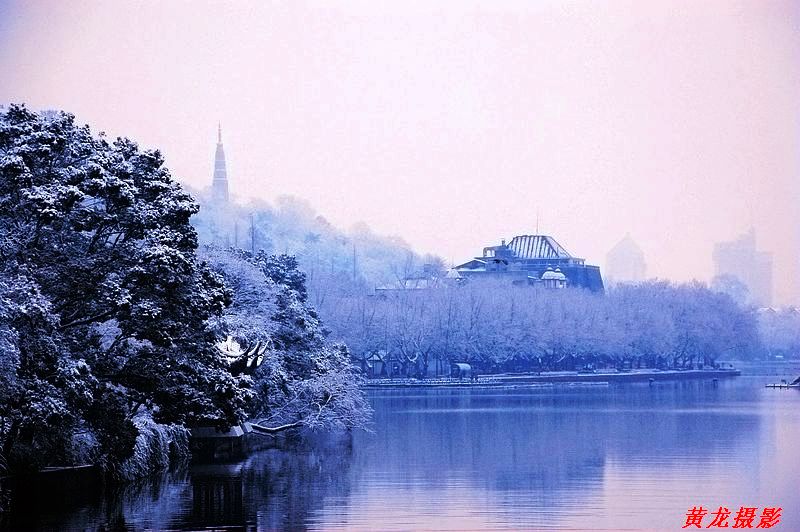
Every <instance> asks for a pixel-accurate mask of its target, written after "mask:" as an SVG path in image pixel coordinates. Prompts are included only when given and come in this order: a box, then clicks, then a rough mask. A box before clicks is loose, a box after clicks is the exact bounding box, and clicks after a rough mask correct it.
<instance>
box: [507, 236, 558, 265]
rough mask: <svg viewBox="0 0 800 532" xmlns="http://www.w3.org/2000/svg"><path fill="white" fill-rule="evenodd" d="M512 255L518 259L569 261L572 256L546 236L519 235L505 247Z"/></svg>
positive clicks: (550, 237) (554, 240) (553, 239)
mask: <svg viewBox="0 0 800 532" xmlns="http://www.w3.org/2000/svg"><path fill="white" fill-rule="evenodd" d="M507 247H508V249H510V250H511V251H512V252H513V253H514V255H515V256H516V257H518V258H520V259H569V258H572V255H570V253H569V252H568V251H567V250H566V249H564V247H563V246H562V245H561V244H559V243H558V242H556V239H555V238H553V237H552V236H547V235H519V236H515V237H514V238H512V239H511V242H509V243H508V245H507Z"/></svg>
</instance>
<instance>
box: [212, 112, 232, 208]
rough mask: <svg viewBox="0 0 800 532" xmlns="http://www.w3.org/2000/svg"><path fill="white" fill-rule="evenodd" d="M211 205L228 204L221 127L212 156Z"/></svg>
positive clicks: (220, 127)
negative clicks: (215, 149)
mask: <svg viewBox="0 0 800 532" xmlns="http://www.w3.org/2000/svg"><path fill="white" fill-rule="evenodd" d="M211 203H212V204H213V205H225V204H226V203H228V169H227V167H226V166H225V150H224V149H223V148H222V125H219V126H218V127H217V151H216V153H215V154H214V179H213V181H212V182H211Z"/></svg>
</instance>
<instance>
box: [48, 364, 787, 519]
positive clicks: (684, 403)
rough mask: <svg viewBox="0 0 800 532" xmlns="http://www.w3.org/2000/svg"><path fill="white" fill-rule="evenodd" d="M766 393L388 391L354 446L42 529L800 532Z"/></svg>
mask: <svg viewBox="0 0 800 532" xmlns="http://www.w3.org/2000/svg"><path fill="white" fill-rule="evenodd" d="M767 380H770V379H769V378H761V377H741V378H738V379H735V380H729V381H725V380H723V381H721V382H720V383H719V385H718V386H716V387H715V386H714V385H713V384H712V383H711V382H707V381H706V382H704V381H695V382H692V381H687V382H675V383H658V384H657V385H655V386H653V387H649V386H648V385H646V384H644V385H636V384H626V385H619V386H608V387H597V386H593V387H586V388H581V387H553V388H544V389H543V388H539V389H532V390H524V389H514V390H509V391H506V392H502V391H496V390H473V391H458V390H430V391H426V392H423V393H419V392H413V393H408V392H405V393H403V392H399V391H381V392H375V393H373V395H372V401H373V404H374V407H375V421H374V426H373V427H372V428H373V432H372V433H358V434H356V435H355V437H354V438H353V440H352V442H349V441H346V440H345V441H339V442H336V443H332V444H327V445H322V446H316V447H308V448H305V449H302V450H299V451H297V452H283V451H277V450H271V451H266V452H262V453H258V454H255V455H253V456H251V457H250V458H249V459H248V460H247V461H245V462H244V463H241V464H234V465H227V466H219V465H216V466H204V467H193V468H192V469H191V470H190V471H189V472H188V473H185V472H184V473H179V474H172V475H167V476H165V477H164V479H163V481H161V482H150V483H144V484H142V485H140V486H138V487H131V488H128V489H126V490H125V491H124V492H123V493H122V494H118V496H116V497H106V498H105V499H99V498H96V499H97V500H89V501H85V502H84V503H83V505H82V506H81V505H78V506H81V507H80V509H79V510H78V511H72V512H67V510H66V509H61V510H59V511H57V512H53V511H52V510H51V515H50V516H49V517H48V515H47V514H46V513H45V514H42V516H41V517H40V518H39V519H40V521H39V524H40V525H41V524H42V523H45V522H51V523H53V522H59V521H61V522H63V521H64V520H65V519H66V520H67V521H68V522H69V524H71V525H73V526H75V527H88V528H94V527H97V526H99V525H101V524H106V525H112V524H114V525H118V526H119V525H121V526H132V527H134V528H144V527H152V528H157V529H164V528H184V529H196V528H200V527H206V526H215V527H220V526H234V527H237V526H238V527H242V526H247V525H254V524H257V526H258V528H261V529H286V528H295V529H296V528H313V529H325V530H330V529H340V530H344V529H347V530H352V529H362V530H376V529H380V530H386V529H393V530H408V529H415V528H417V529H420V528H421V529H450V530H463V529H532V528H533V529H535V528H545V527H559V528H573V529H586V528H594V529H614V530H616V529H624V528H634V529H635V528H670V529H677V528H680V526H681V525H682V524H683V522H684V514H685V512H686V510H687V508H689V507H690V506H694V505H700V504H702V505H704V506H706V507H707V508H709V509H710V510H712V511H713V510H715V509H716V508H717V507H718V506H727V507H728V508H730V509H731V510H733V511H734V512H735V511H736V509H738V507H739V506H740V505H745V506H748V505H749V506H758V507H759V508H761V507H764V506H782V507H783V508H784V517H783V519H782V520H781V525H780V527H781V529H784V530H800V517H799V516H798V514H797V510H796V509H797V508H800V495H798V493H797V490H796V487H795V485H796V479H797V478H800V457H798V454H797V453H796V452H795V451H794V447H795V446H796V445H797V444H798V441H800V393H796V391H795V390H783V391H781V390H766V389H764V388H763V387H762V386H763V382H765V381H767ZM67 513H68V514H69V515H68V516H67V515H65V514H67ZM709 522H710V521H709ZM706 524H707V523H706Z"/></svg>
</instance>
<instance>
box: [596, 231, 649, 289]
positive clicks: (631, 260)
mask: <svg viewBox="0 0 800 532" xmlns="http://www.w3.org/2000/svg"><path fill="white" fill-rule="evenodd" d="M646 272H647V264H646V263H645V261H644V252H643V251H642V249H641V248H640V247H639V245H638V244H637V243H636V242H634V240H633V239H632V238H631V235H629V234H626V235H625V238H623V239H622V240H620V241H619V242H617V245H615V246H614V247H613V248H611V251H609V252H608V255H606V277H607V278H608V279H610V280H611V281H617V282H634V283H639V282H641V281H644V280H645V277H646Z"/></svg>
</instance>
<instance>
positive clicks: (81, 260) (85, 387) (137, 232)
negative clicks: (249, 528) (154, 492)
mask: <svg viewBox="0 0 800 532" xmlns="http://www.w3.org/2000/svg"><path fill="white" fill-rule="evenodd" d="M197 208H198V207H197V205H196V204H195V203H194V201H193V200H192V199H191V198H190V197H189V196H188V195H187V194H186V193H184V192H183V191H182V190H181V188H180V186H179V185H178V184H177V183H176V182H175V181H173V179H172V178H171V176H170V173H169V171H168V170H167V169H166V168H165V167H164V165H163V158H162V156H161V154H160V153H159V152H157V151H146V150H140V149H139V147H138V146H137V145H136V144H135V143H134V142H133V141H131V140H128V139H117V140H115V141H113V142H110V141H108V140H107V139H106V138H105V137H104V136H103V135H100V136H99V137H95V136H93V135H92V134H91V132H90V130H89V128H88V127H86V126H78V125H76V124H75V122H74V117H73V116H72V115H69V114H66V113H51V114H49V115H48V116H43V115H39V114H36V113H33V112H31V111H29V110H28V109H26V108H25V107H23V106H15V105H12V106H11V107H10V108H9V109H8V110H7V111H5V112H4V113H3V114H1V115H0V279H3V284H2V286H0V291H2V295H0V320H2V322H0V342H2V343H3V353H4V354H3V355H2V360H0V371H3V376H2V377H0V378H2V379H3V384H4V386H3V391H2V392H0V393H2V394H3V397H2V403H0V404H1V405H2V413H0V439H1V440H2V453H3V455H4V457H5V459H6V460H7V461H8V463H9V465H10V466H12V467H25V466H33V467H35V466H39V465H42V463H43V462H44V461H45V460H47V461H50V462H59V461H61V462H68V461H69V454H70V452H72V451H71V446H72V444H73V437H74V436H75V435H76V434H78V433H83V434H86V433H88V434H90V435H91V438H90V440H91V441H92V445H93V447H92V448H93V452H94V453H95V456H94V458H95V460H96V461H97V462H98V463H102V464H106V465H108V466H109V467H112V468H113V467H114V466H115V464H119V463H120V462H121V461H122V460H124V458H126V457H127V456H128V455H129V454H130V453H131V451H132V448H133V444H134V441H135V438H136V434H137V430H136V428H135V426H134V424H133V422H132V419H133V417H134V416H135V415H137V413H141V412H148V413H149V414H150V415H152V416H153V418H154V419H155V420H156V421H158V422H167V423H173V422H174V423H181V424H193V423H214V424H217V425H220V426H226V425H229V424H232V423H236V422H238V421H240V420H241V419H242V418H243V416H244V413H245V410H244V409H245V405H246V401H247V399H248V397H249V392H248V390H247V384H248V380H247V378H246V377H234V376H233V375H231V373H230V372H229V371H228V361H227V359H226V358H225V357H224V355H223V354H222V353H221V352H220V351H219V350H218V349H217V348H216V345H215V344H216V336H215V333H214V331H212V330H211V329H210V328H209V327H208V323H209V320H210V319H211V318H213V317H215V316H217V315H219V314H220V313H221V312H222V310H223V309H224V308H225V306H226V304H227V303H228V301H229V298H230V293H229V291H228V290H227V289H225V287H224V286H223V284H222V281H221V279H220V277H219V276H218V275H216V274H215V273H213V272H212V271H211V270H210V269H209V268H207V267H206V266H205V265H203V264H202V263H200V262H198V261H197V260H196V257H195V250H196V247H197V238H196V234H195V231H194V229H193V228H192V226H191V225H190V224H189V218H190V217H191V216H192V215H193V214H194V213H195V212H197Z"/></svg>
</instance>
